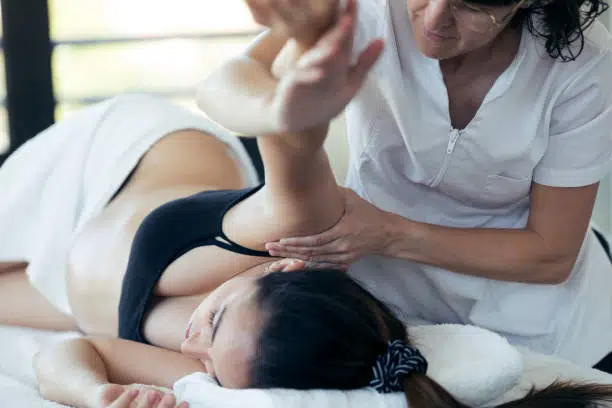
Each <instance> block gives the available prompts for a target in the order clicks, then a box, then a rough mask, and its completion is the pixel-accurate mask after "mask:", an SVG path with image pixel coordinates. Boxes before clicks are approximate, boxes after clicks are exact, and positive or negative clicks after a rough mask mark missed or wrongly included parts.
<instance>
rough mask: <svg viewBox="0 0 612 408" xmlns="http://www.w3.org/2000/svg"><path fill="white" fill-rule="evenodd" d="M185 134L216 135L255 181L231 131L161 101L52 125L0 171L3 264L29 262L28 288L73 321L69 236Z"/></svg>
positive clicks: (125, 101)
mask: <svg viewBox="0 0 612 408" xmlns="http://www.w3.org/2000/svg"><path fill="white" fill-rule="evenodd" d="M184 129H198V130H202V131H205V132H208V133H211V134H214V135H216V136H217V137H218V138H219V139H220V140H221V141H223V142H224V143H226V144H227V145H228V146H229V147H230V149H231V151H232V152H233V153H234V155H235V157H236V159H237V163H239V164H241V166H242V170H243V174H244V178H245V180H246V181H247V182H248V183H249V184H250V185H254V184H255V183H256V182H257V174H256V171H255V169H254V167H253V165H252V164H251V161H250V159H249V157H248V154H247V152H246V150H245V149H244V147H243V146H242V144H241V143H240V141H239V139H237V138H236V137H234V136H233V135H231V134H230V133H229V132H228V131H226V130H224V129H222V128H220V127H219V126H216V125H215V124H213V123H212V122H211V121H209V120H207V119H206V118H204V117H202V116H197V115H195V114H192V113H189V112H187V111H186V110H184V109H182V108H179V107H178V106H176V105H174V104H172V103H170V102H168V101H165V100H163V99H158V98H155V97H152V96H147V95H141V94H132V95H122V96H119V97H116V98H113V99H110V100H108V101H105V102H103V103H100V104H97V105H94V106H93V107H89V108H86V109H84V110H83V111H81V112H79V113H77V114H75V115H74V116H73V117H71V118H69V119H68V120H66V121H63V122H59V123H57V124H55V125H53V126H52V127H50V128H49V129H47V130H45V131H43V132H42V133H40V134H39V135H37V136H36V137H35V138H33V139H31V140H30V141H29V142H27V143H26V144H24V145H23V146H21V147H20V148H19V149H18V150H17V151H16V152H15V153H13V155H11V156H10V157H9V158H8V159H7V161H6V162H5V163H4V165H3V166H2V167H1V168H0V192H1V199H0V262H3V261H4V262H11V261H17V260H25V261H28V262H29V265H28V269H27V273H28V276H29V279H30V282H31V283H32V285H33V286H34V287H36V288H37V289H38V290H39V291H40V292H41V293H42V294H43V295H44V296H45V297H46V298H47V299H48V300H49V301H50V302H51V303H52V304H53V305H55V306H56V307H57V308H58V309H59V310H61V311H63V312H64V313H66V314H68V315H70V314H71V311H70V305H69V303H68V297H67V294H66V283H65V276H66V263H67V256H68V254H69V251H70V248H71V246H72V241H73V239H74V237H75V236H76V234H78V232H79V230H80V229H81V228H82V227H83V226H84V225H85V224H86V223H87V222H88V221H89V220H91V219H92V218H93V217H95V216H96V215H97V214H99V213H100V211H101V210H102V209H103V208H104V207H105V206H106V204H107V203H108V201H109V200H110V199H111V198H112V196H113V194H114V193H115V192H116V191H117V189H118V188H119V187H120V186H121V184H122V183H123V182H124V180H125V179H126V178H127V177H128V175H129V174H130V172H131V171H132V170H133V169H134V167H135V166H136V165H137V163H138V161H139V160H140V158H141V157H142V156H143V155H144V154H145V153H146V151H147V150H148V149H149V148H150V147H151V146H152V145H153V144H154V143H155V142H157V141H158V140H159V139H161V138H162V137H164V136H165V135H167V134H169V133H171V132H174V131H178V130H184Z"/></svg>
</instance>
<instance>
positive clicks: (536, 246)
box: [384, 214, 577, 284]
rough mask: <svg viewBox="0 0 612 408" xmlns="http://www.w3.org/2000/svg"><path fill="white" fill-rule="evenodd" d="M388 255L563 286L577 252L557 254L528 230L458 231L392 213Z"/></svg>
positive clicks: (461, 270)
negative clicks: (561, 284)
mask: <svg viewBox="0 0 612 408" xmlns="http://www.w3.org/2000/svg"><path fill="white" fill-rule="evenodd" d="M389 217H390V220H389V221H390V222H389V226H388V236H389V244H388V245H387V247H386V250H385V252H384V255H386V256H390V257H394V258H401V259H408V260H412V261H415V262H420V263H424V264H429V265H434V266H437V267H440V268H444V269H448V270H451V271H454V272H457V273H462V274H466V275H472V276H479V277H485V278H489V279H495V280H502V281H511V282H524V283H542V284H557V283H561V282H563V281H565V280H566V279H567V277H568V275H569V273H570V271H571V268H572V265H573V263H574V261H575V257H576V255H577V254H558V253H555V251H553V250H552V249H551V248H550V247H549V246H547V244H546V243H545V242H544V240H543V238H542V237H540V236H539V235H538V234H537V233H536V232H534V231H530V230H528V229H484V228H452V227H444V226H438V225H432V224H425V223H419V222H414V221H410V220H407V219H405V218H402V217H400V216H398V215H394V214H393V215H391V214H390V215H389Z"/></svg>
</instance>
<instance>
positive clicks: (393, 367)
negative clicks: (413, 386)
mask: <svg viewBox="0 0 612 408" xmlns="http://www.w3.org/2000/svg"><path fill="white" fill-rule="evenodd" d="M372 371H373V376H372V380H371V381H370V387H372V388H374V389H375V390H376V391H378V392H380V393H389V392H399V391H403V389H404V387H403V382H402V380H403V379H404V377H406V376H407V375H408V374H411V373H419V374H425V373H426V372H427V360H425V357H423V355H422V354H421V353H420V352H419V350H417V349H416V348H414V347H411V346H409V345H408V344H406V342H405V341H403V340H394V341H392V342H389V343H388V345H387V351H386V352H385V353H384V354H382V355H380V356H378V357H377V358H376V363H374V367H372Z"/></svg>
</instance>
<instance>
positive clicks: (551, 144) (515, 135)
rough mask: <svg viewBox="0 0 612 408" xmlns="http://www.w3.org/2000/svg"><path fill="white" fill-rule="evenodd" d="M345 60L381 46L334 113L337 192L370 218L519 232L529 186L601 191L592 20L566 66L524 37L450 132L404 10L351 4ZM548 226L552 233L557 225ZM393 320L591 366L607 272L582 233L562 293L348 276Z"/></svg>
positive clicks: (604, 319) (606, 340) (606, 79)
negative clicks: (342, 126)
mask: <svg viewBox="0 0 612 408" xmlns="http://www.w3.org/2000/svg"><path fill="white" fill-rule="evenodd" d="M358 20H359V23H358V33H357V36H356V50H358V49H360V48H362V47H363V46H364V45H365V44H366V42H367V41H369V40H371V39H373V38H376V37H382V38H384V39H385V41H386V49H385V52H384V54H383V56H382V58H381V61H379V63H378V64H377V66H376V67H375V69H374V71H373V73H372V74H371V75H370V78H369V80H368V82H367V83H366V85H365V86H364V88H363V89H362V91H361V92H360V93H359V95H358V96H357V97H356V98H355V100H354V101H353V102H352V103H351V105H350V106H349V108H348V109H347V123H348V135H349V145H350V165H349V173H348V182H347V184H348V186H349V187H351V188H353V189H354V190H355V191H357V193H359V194H360V195H361V196H362V197H364V198H365V199H367V200H368V201H370V202H372V203H374V204H375V205H377V206H378V207H380V208H382V209H384V210H386V211H391V212H394V213H397V214H400V215H402V216H404V217H406V218H409V219H412V220H415V221H422V222H427V223H433V224H439V225H445V226H451V227H476V228H523V227H524V226H525V225H526V221H527V217H528V214H529V204H530V202H529V189H530V185H531V183H532V182H536V183H539V184H544V185H549V186H558V187H574V186H584V185H588V184H591V183H595V182H597V181H599V180H601V178H602V177H604V175H605V174H606V173H607V171H608V168H609V164H610V159H611V154H612V53H611V48H612V39H611V37H610V35H609V33H608V32H607V31H606V29H605V28H604V27H603V26H602V25H601V24H599V23H595V24H593V26H592V27H591V29H590V30H589V32H588V33H587V35H586V41H585V44H584V50H583V51H582V54H581V55H580V57H579V58H578V60H577V61H575V62H568V63H563V62H561V61H560V60H554V59H552V58H550V57H549V56H548V55H547V53H546V51H545V49H544V47H543V40H542V39H536V38H535V37H534V36H533V35H531V34H530V33H529V32H527V31H524V32H523V35H522V40H521V44H520V48H519V51H518V54H517V56H516V58H515V60H514V61H513V62H512V64H511V65H510V66H509V67H508V69H507V70H506V71H505V72H504V73H503V74H502V75H501V76H500V77H499V78H498V80H497V81H496V82H495V84H494V85H493V88H492V89H491V90H490V91H489V93H488V94H487V96H486V98H485V100H484V102H483V104H482V106H481V107H480V109H479V110H478V112H477V113H476V116H475V117H474V119H473V120H472V121H471V122H470V123H469V124H468V126H467V127H466V128H465V129H463V130H456V129H453V128H452V126H451V124H450V119H449V113H448V97H447V93H446V88H445V85H444V82H443V78H442V75H441V72H440V69H439V65H438V61H436V60H432V59H429V58H426V57H425V56H423V55H422V54H421V53H420V52H419V51H418V50H417V48H416V45H415V43H414V38H413V36H412V31H411V29H410V22H409V18H408V15H407V11H406V4H405V0H367V1H360V2H359V17H358ZM559 222H564V220H563V219H560V220H559ZM350 273H351V275H352V276H354V277H357V278H358V279H359V280H360V281H362V282H364V283H365V284H366V286H367V287H368V288H369V289H371V290H372V291H373V292H374V293H375V294H376V295H377V296H379V297H380V298H382V299H383V300H385V301H387V302H389V303H390V304H392V305H394V306H397V307H398V308H399V309H400V310H401V312H402V314H403V315H404V317H405V319H406V321H410V320H412V319H419V320H425V321H428V322H432V323H443V322H454V323H466V324H474V325H478V326H481V327H485V328H488V329H491V330H493V331H496V332H498V333H500V334H502V335H504V336H506V337H507V338H508V339H509V341H510V342H512V343H514V344H520V345H524V346H527V347H530V348H532V349H534V350H536V351H538V352H542V353H546V354H555V355H558V356H561V357H564V358H566V359H568V360H570V361H573V362H575V363H578V364H580V365H587V366H591V365H594V364H596V363H597V362H598V361H599V360H600V359H601V358H603V357H604V356H605V355H606V354H608V353H609V352H610V351H612V265H611V264H610V261H609V260H608V259H607V257H606V255H605V253H604V250H603V249H602V247H601V245H600V244H599V243H598V242H597V240H596V239H595V237H594V235H593V233H592V232H588V233H587V235H586V237H585V240H584V244H583V246H582V249H581V250H580V253H579V255H578V259H577V261H576V264H575V266H574V268H573V270H572V273H571V276H570V278H569V279H568V280H567V281H566V282H565V283H563V284H561V285H537V284H520V283H508V282H501V281H494V280H489V279H483V278H477V277H472V276H467V275H461V274H458V273H453V272H450V271H447V270H444V269H440V268H437V267H433V266H427V265H421V264H417V263H413V262H409V261H405V260H395V259H387V258H381V257H374V256H373V257H368V258H366V259H364V260H362V261H360V262H358V263H357V264H355V265H354V266H353V267H351V269H350Z"/></svg>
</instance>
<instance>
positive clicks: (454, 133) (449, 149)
mask: <svg viewBox="0 0 612 408" xmlns="http://www.w3.org/2000/svg"><path fill="white" fill-rule="evenodd" d="M459 136H461V131H460V130H459V129H454V128H453V129H451V132H450V135H449V137H448V143H447V144H446V154H445V155H444V159H443V160H442V165H441V166H440V169H439V170H438V172H437V173H436V177H434V179H433V181H432V182H431V183H430V184H429V186H430V187H436V186H437V185H438V184H440V181H442V177H444V173H446V169H447V168H448V164H449V163H450V159H451V155H452V154H453V150H455V145H456V144H457V140H458V139H459Z"/></svg>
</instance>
